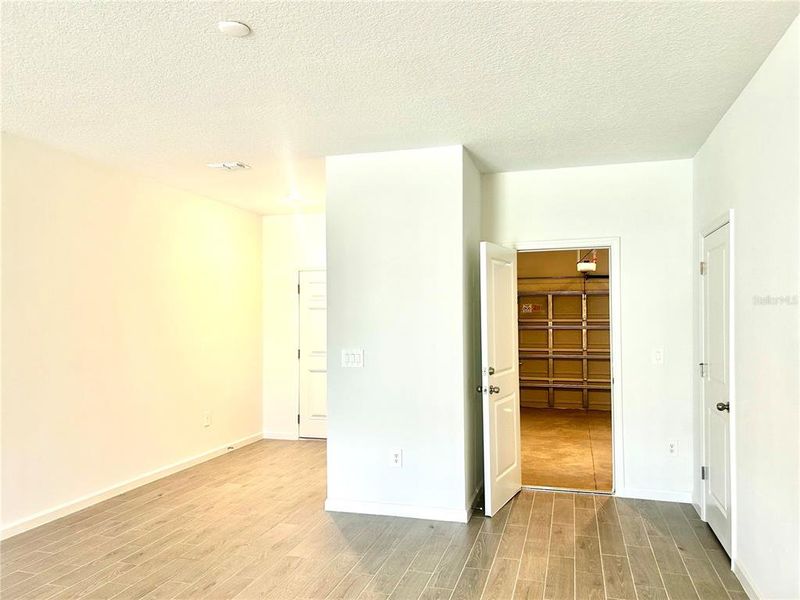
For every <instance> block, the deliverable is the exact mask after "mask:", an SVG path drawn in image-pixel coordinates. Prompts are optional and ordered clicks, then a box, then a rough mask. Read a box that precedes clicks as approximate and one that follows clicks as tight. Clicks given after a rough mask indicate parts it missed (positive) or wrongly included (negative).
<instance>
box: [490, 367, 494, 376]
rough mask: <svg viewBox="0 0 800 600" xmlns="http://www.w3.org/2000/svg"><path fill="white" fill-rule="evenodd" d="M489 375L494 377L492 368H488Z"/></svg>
mask: <svg viewBox="0 0 800 600" xmlns="http://www.w3.org/2000/svg"><path fill="white" fill-rule="evenodd" d="M489 375H494V367H489Z"/></svg>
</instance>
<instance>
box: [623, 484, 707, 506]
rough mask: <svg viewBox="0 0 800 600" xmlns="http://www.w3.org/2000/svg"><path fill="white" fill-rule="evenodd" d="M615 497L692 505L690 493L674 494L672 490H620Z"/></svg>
mask: <svg viewBox="0 0 800 600" xmlns="http://www.w3.org/2000/svg"><path fill="white" fill-rule="evenodd" d="M614 495H615V496H619V497H621V498H637V499H639V500H662V501H664V502H684V503H686V504H691V503H692V491H691V490H686V491H683V492H676V491H673V490H647V489H639V488H622V489H621V490H618V491H617V492H616V493H615V494H614Z"/></svg>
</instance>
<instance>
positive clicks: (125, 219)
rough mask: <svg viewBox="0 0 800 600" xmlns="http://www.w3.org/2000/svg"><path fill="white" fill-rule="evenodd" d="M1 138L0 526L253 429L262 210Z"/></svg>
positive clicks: (13, 526)
mask: <svg viewBox="0 0 800 600" xmlns="http://www.w3.org/2000/svg"><path fill="white" fill-rule="evenodd" d="M2 146H3V154H2V202H3V204H2V211H3V231H2V276H3V298H2V321H3V329H2V346H3V355H2V386H3V387H2V399H3V404H2V527H3V534H4V535H10V534H12V533H15V532H18V531H21V530H24V529H26V528H28V527H31V526H33V525H36V524H38V523H40V522H44V521H47V520H50V519H52V518H55V517H57V516H60V515H61V514H66V513H67V512H71V511H73V510H75V509H78V508H81V507H83V506H85V505H88V504H91V503H93V502H95V501H98V500H100V499H103V498H105V497H107V496H110V495H113V494H114V493H116V492H119V491H120V490H122V489H125V488H126V487H133V486H134V485H136V484H138V483H142V482H144V481H146V480H148V479H149V478H152V477H155V476H157V475H159V474H164V473H166V472H169V471H170V470H172V469H176V468H178V467H180V466H185V465H186V464H188V463H191V462H192V461H194V460H199V459H202V458H207V457H210V456H212V455H214V454H215V453H218V452H222V451H224V450H225V448H226V447H227V446H229V445H238V444H240V443H245V442H248V441H253V440H255V439H259V438H260V437H261V435H260V423H261V400H260V399H261V373H260V370H261V369H260V365H261V335H260V332H261V288H260V281H261V272H260V271H261V219H260V217H258V216H257V215H255V214H252V213H248V212H245V211H243V210H240V209H236V208H232V207H230V206H227V205H225V204H221V203H219V202H215V201H212V200H208V199H206V198H203V197H199V196H195V195H192V194H188V193H185V192H182V191H179V190H175V189H172V188H169V187H165V186H163V185H160V184H157V183H155V182H153V181H150V180H148V179H144V178H142V177H139V176H136V175H133V174H130V173H127V172H124V171H120V170H117V169H110V168H106V167H104V166H101V165H99V164H96V163H92V162H89V161H86V160H83V159H80V158H78V157H75V156H73V155H70V154H67V153H64V152H61V151H58V150H55V149H52V148H48V147H46V146H43V145H41V144H38V143H35V142H31V141H28V140H24V139H21V138H18V137H14V136H10V135H7V134H3V137H2ZM207 412H208V413H211V418H212V424H211V426H209V427H205V426H204V414H205V413H207Z"/></svg>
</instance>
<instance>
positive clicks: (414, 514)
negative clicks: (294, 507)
mask: <svg viewBox="0 0 800 600" xmlns="http://www.w3.org/2000/svg"><path fill="white" fill-rule="evenodd" d="M325 510H326V511H328V512H344V513H356V514H362V515H381V516H387V517H408V518H411V519H426V520H428V521H451V522H455V523H466V522H467V521H469V517H470V514H471V512H472V511H471V509H470V508H440V507H433V506H414V505H411V504H388V503H384V502H362V501H360V500H340V499H335V498H327V499H326V500H325Z"/></svg>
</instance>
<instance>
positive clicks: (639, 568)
mask: <svg viewBox="0 0 800 600" xmlns="http://www.w3.org/2000/svg"><path fill="white" fill-rule="evenodd" d="M324 496H325V444H324V443H323V442H279V441H263V442H258V443H256V444H252V445H250V446H247V447H245V448H242V449H239V450H235V451H233V452H230V453H229V454H227V455H225V456H222V457H220V458H217V459H215V460H213V461H209V462H207V463H204V464H201V465H198V466H196V467H193V468H191V469H187V470H186V471H183V472H181V473H178V474H175V475H173V476H171V477H168V478H165V479H162V480H160V481H157V482H154V483H151V484H149V485H146V486H143V487H141V488H138V489H136V490H133V491H131V492H128V493H126V494H122V495H120V496H117V497H115V498H112V499H111V500H108V501H106V502H103V503H101V504H98V505H96V506H93V507H91V508H89V509H86V510H84V511H81V512H79V513H76V514H73V515H70V516H68V517H65V518H63V519H60V520H58V521H55V522H53V523H50V524H47V525H44V526H42V527H39V528H37V529H34V530H31V531H28V532H25V533H23V534H20V535H18V536H16V537H13V538H11V539H9V540H6V541H5V542H3V543H2V546H1V547H0V551H1V552H2V572H0V590H1V591H0V596H2V598H4V599H10V598H26V599H28V598H91V599H105V598H118V599H124V598H127V599H130V598H147V599H156V598H163V599H167V598H181V599H191V600H194V599H197V598H220V599H222V598H240V599H251V598H252V599H256V598H275V599H278V600H288V599H292V598H301V599H309V600H310V599H322V598H337V599H342V598H360V599H364V600H373V599H381V600H384V599H387V598H392V599H397V600H402V599H415V598H424V599H426V600H444V599H451V600H464V599H469V598H487V599H488V598H497V599H506V598H507V599H512V598H548V599H549V598H552V599H556V598H572V599H577V600H584V599H590V598H591V599H594V598H597V599H602V598H618V599H626V598H630V599H638V600H650V599H663V598H671V599H672V600H682V599H689V598H703V599H712V598H713V599H716V598H732V599H736V600H739V599H744V598H745V597H746V596H745V595H744V593H743V592H742V591H741V587H740V586H739V584H738V582H737V581H736V579H735V577H734V576H733V575H732V574H731V572H730V571H729V563H728V560H727V558H726V556H725V554H724V552H723V551H722V550H721V548H720V547H719V545H718V543H717V541H716V539H715V538H714V537H713V536H712V535H711V533H710V531H709V529H708V528H707V527H706V525H705V524H704V523H702V522H701V521H699V520H698V518H697V516H696V515H695V513H694V511H693V509H692V508H691V506H688V505H681V504H673V503H667V502H649V501H633V500H624V499H619V498H617V499H615V498H611V497H604V496H593V495H589V494H585V495H575V494H553V493H544V492H542V493H538V492H537V493H533V492H523V493H521V494H519V495H518V496H517V497H516V498H515V499H514V501H513V502H512V503H511V504H509V505H508V506H506V507H505V508H504V509H503V510H502V511H501V512H500V514H498V515H497V516H496V517H495V518H493V519H486V518H484V517H481V516H476V517H473V518H472V520H471V521H470V522H469V523H467V524H457V523H441V522H434V521H421V520H415V519H400V518H391V517H375V516H365V515H351V514H332V513H325V512H324V511H323V510H322V504H323V500H324Z"/></svg>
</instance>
